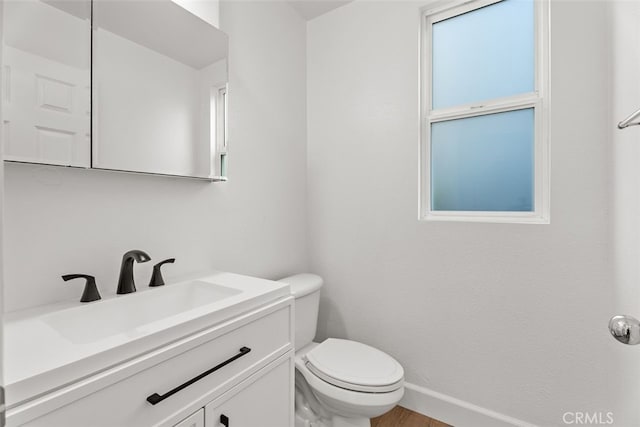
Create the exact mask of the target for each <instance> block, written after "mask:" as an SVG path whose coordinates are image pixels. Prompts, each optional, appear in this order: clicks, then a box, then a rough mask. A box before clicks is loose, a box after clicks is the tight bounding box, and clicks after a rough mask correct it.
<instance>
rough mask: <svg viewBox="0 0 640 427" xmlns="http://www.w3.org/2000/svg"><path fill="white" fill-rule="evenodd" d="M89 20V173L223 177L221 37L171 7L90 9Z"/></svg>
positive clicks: (115, 2) (103, 5) (158, 3)
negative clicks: (219, 162) (97, 170)
mask: <svg viewBox="0 0 640 427" xmlns="http://www.w3.org/2000/svg"><path fill="white" fill-rule="evenodd" d="M93 19H94V21H93V26H94V32H93V151H92V155H93V167H94V168H100V169H115V170H125V171H136V172H147V173H157V174H167V175H182V176H194V177H202V178H207V177H212V176H214V175H216V174H218V175H222V173H220V172H217V171H219V170H220V168H221V167H220V166H224V165H216V161H215V160H216V157H217V152H219V151H223V149H224V147H218V146H217V144H216V141H217V140H218V139H221V138H223V136H224V133H225V132H224V131H223V129H224V117H225V114H223V112H222V111H218V110H223V109H224V107H225V103H226V84H227V46H228V41H227V36H226V34H224V33H223V32H222V31H220V30H218V29H217V28H215V27H214V26H212V25H210V24H208V23H207V22H205V21H203V20H202V19H200V18H198V17H197V16H195V15H193V14H192V13H190V12H188V11H187V10H186V9H184V8H183V7H182V6H180V5H178V4H176V3H174V2H173V1H170V0H154V1H148V0H140V1H132V0H100V1H95V2H94V4H93ZM219 113H220V114H219ZM218 116H219V117H218ZM221 145H224V144H223V143H221ZM222 154H223V155H224V154H225V153H222Z"/></svg>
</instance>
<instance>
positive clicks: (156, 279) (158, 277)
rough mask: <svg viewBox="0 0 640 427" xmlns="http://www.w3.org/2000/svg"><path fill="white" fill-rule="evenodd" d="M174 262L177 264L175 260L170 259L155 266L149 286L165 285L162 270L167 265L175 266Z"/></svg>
mask: <svg viewBox="0 0 640 427" xmlns="http://www.w3.org/2000/svg"><path fill="white" fill-rule="evenodd" d="M174 262H176V259H175V258H168V259H165V260H164V261H160V262H159V263H157V264H156V265H154V266H153V274H152V275H151V280H150V281H149V286H151V287H154V286H162V285H164V279H163V278H162V271H160V268H161V267H162V266H163V265H165V264H173V263H174Z"/></svg>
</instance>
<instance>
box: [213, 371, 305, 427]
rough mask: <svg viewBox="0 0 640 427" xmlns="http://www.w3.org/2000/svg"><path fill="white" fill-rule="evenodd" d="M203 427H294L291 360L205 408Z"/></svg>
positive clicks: (262, 372) (258, 376)
mask: <svg viewBox="0 0 640 427" xmlns="http://www.w3.org/2000/svg"><path fill="white" fill-rule="evenodd" d="M276 364H277V365H276ZM274 365H275V366H274ZM205 426H206V427H293V360H292V358H287V359H285V360H283V361H280V362H278V361H276V362H274V363H273V364H271V365H269V366H267V367H265V368H263V369H262V370H261V371H260V372H257V373H256V374H255V375H253V376H252V377H250V378H248V379H247V380H245V381H244V382H243V383H241V384H238V386H237V387H236V388H234V389H232V390H230V391H229V392H228V393H225V395H224V396H222V397H221V398H220V399H217V400H215V401H213V402H212V403H210V404H209V405H207V406H206V407H205Z"/></svg>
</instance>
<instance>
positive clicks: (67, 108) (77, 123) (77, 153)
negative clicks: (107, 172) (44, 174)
mask: <svg viewBox="0 0 640 427" xmlns="http://www.w3.org/2000/svg"><path fill="white" fill-rule="evenodd" d="M90 10H91V8H90V3H89V2H88V1H75V2H73V1H60V0H47V1H37V0H26V1H15V0H9V1H5V2H4V10H3V12H4V13H3V28H4V44H3V46H2V50H3V58H2V59H3V69H2V80H3V81H2V84H3V91H2V92H3V99H2V102H3V105H2V106H3V115H4V117H3V132H4V135H3V136H4V156H5V159H6V160H12V161H18V162H28V163H44V164H52V165H62V166H78V167H90V162H91V159H90V153H91V139H90V127H91V117H90V112H91V95H90V80H91V71H90V65H91V46H90V34H91V23H90V19H89V17H90V15H91V12H90Z"/></svg>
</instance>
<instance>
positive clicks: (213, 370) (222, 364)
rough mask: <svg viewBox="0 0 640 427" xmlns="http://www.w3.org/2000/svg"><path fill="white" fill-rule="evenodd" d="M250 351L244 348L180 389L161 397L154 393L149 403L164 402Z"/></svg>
mask: <svg viewBox="0 0 640 427" xmlns="http://www.w3.org/2000/svg"><path fill="white" fill-rule="evenodd" d="M250 351H251V349H250V348H249V347H242V348H241V349H240V353H238V354H236V355H235V356H233V357H231V358H229V359H227V360H225V361H224V362H222V363H220V364H218V365H216V366H214V367H213V368H211V369H209V370H208V371H206V372H203V373H201V374H200V375H198V376H197V377H194V378H191V379H190V380H189V381H187V382H186V383H184V384H181V385H179V386H178V387H176V388H174V389H173V390H171V391H168V392H166V393H165V394H163V395H162V396H160V395H159V394H158V393H153V394H152V395H151V396H149V397H147V402H149V403H151V404H152V405H156V404H158V403H160V402H162V401H163V400H165V399H166V398H167V397H171V396H173V395H174V394H176V393H177V392H179V391H180V390H183V389H185V388H187V387H189V386H190V385H191V384H193V383H195V382H197V381H200V380H201V379H203V378H204V377H206V376H207V375H209V374H212V373H214V372H215V371H217V370H218V369H220V368H224V367H225V366H227V365H228V364H229V363H231V362H233V361H234V360H237V359H240V358H241V357H242V356H244V355H245V354H247V353H249V352H250Z"/></svg>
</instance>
